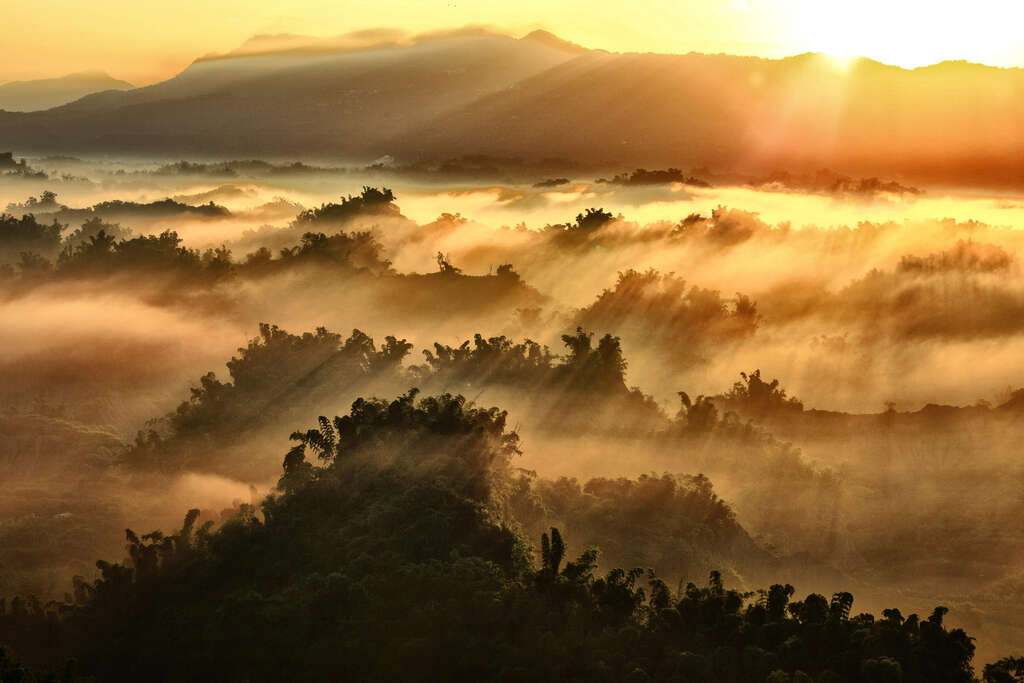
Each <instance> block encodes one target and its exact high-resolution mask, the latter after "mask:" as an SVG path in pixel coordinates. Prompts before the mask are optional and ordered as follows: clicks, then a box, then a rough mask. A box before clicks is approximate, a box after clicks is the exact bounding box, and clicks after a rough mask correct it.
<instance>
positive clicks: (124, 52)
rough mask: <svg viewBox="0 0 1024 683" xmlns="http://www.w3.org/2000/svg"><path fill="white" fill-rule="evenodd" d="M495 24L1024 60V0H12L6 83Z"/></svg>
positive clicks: (0, 10) (690, 42)
mask: <svg viewBox="0 0 1024 683" xmlns="http://www.w3.org/2000/svg"><path fill="white" fill-rule="evenodd" d="M467 24H482V25H488V26H492V27H494V28H496V29H499V30H504V31H507V32H509V33H513V34H516V35H521V34H523V33H526V32H528V31H530V30H532V29H534V28H545V29H547V30H549V31H552V32H553V33H556V34H558V35H559V36H561V37H563V38H566V39H568V40H572V41H574V42H578V43H580V44H583V45H586V46H588V47H603V48H606V49H610V50H619V51H627V50H637V51H650V52H689V51H691V50H692V51H699V52H730V53H736V54H752V55H759V56H765V57H780V56H785V55H791V54H797V53H800V52H807V51H821V52H829V53H832V54H836V55H843V56H853V55H863V56H867V57H871V58H874V59H878V60H880V61H884V62H887V63H891V64H898V65H901V66H907V67H913V66H921V65H924V64H930V63H934V62H937V61H942V60H946V59H967V60H970V61H977V62H983V63H986V64H993V65H998V66H1024V31H1021V30H1020V27H1021V26H1022V25H1024V2H1021V1H1020V0H972V2H963V1H962V0H960V1H958V2H948V1H946V0H929V1H925V0H856V1H855V2H851V1H850V0H844V1H841V2H840V1H837V0H674V1H672V0H628V1H627V0H513V1H509V0H506V1H504V2H493V1H491V0H441V1H435V0H374V2H366V1H365V0H360V1H359V2H355V1H351V0H288V1H287V2H283V1H280V0H175V1H174V2H167V1H166V0H159V1H157V0H35V1H34V2H18V1H4V2H2V3H0V27H3V35H4V40H3V48H2V49H3V53H4V59H3V61H2V62H0V82H3V81H8V80H15V79H26V78H46V77H52V76H58V75H63V74H66V73H70V72H74V71H82V70H86V69H102V70H105V71H107V72H109V73H110V74H111V75H112V76H114V77H116V78H123V79H125V80H129V81H131V82H133V83H135V84H137V85H144V84H148V83H152V82H155V81H158V80H162V79H164V78H167V77H169V76H172V75H173V74H175V73H177V72H178V71H180V70H181V69H183V68H185V67H186V66H187V65H188V64H189V63H190V62H191V61H192V60H193V59H195V58H196V57H198V56H200V55H203V54H208V53H211V52H225V51H228V50H230V49H232V48H234V47H236V46H237V45H239V44H240V43H242V42H243V41H244V40H246V39H247V38H249V37H250V36H252V35H255V34H266V33H299V34H305V35H312V36H322V37H327V36H332V35H338V34H342V33H348V32H350V31H354V30H358V29H363V28H370V27H396V28H401V29H403V30H406V31H409V32H413V33H415V32H421V31H427V30H434V29H440V28H452V27H458V26H464V25H467Z"/></svg>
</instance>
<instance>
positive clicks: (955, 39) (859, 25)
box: [789, 0, 1024, 68]
mask: <svg viewBox="0 0 1024 683" xmlns="http://www.w3.org/2000/svg"><path fill="white" fill-rule="evenodd" d="M979 4H981V5H991V6H992V7H991V11H987V12H986V11H981V8H979V7H978V5H979ZM795 5H796V6H795V7H794V8H793V11H794V14H795V15H796V20H795V21H792V22H790V23H789V26H790V30H791V31H792V32H793V35H791V37H790V39H791V41H792V42H793V43H794V44H795V45H796V44H799V45H802V46H806V48H807V49H811V50H814V51H820V52H826V53H828V54H830V55H835V56H837V57H857V56H863V57H869V58H871V59H876V60H878V61H881V62H885V63H887V64H894V65H897V66H902V67H907V68H914V67H919V66H925V65H928V64H935V63H937V62H942V61H946V60H957V59H965V60H968V61H974V62H983V63H986V64H1000V63H1005V62H1006V61H1007V60H1012V58H1013V54H1012V52H1013V50H1015V49H1018V50H1019V48H1020V38H1019V36H1018V28H1019V26H1020V25H1021V22H1022V21H1024V6H1020V5H1017V4H1015V3H1008V2H991V1H987V0H984V1H982V2H980V3H974V4H973V5H970V6H968V5H965V4H963V3H956V4H954V3H950V2H923V1H920V0H904V1H902V2H899V1H897V2H894V1H891V0H862V2H858V3H846V2H835V1H832V0H824V1H823V0H800V1H799V2H797V3H795ZM996 17H998V20H996V19H995V18H996Z"/></svg>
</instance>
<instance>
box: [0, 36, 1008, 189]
mask: <svg viewBox="0 0 1024 683" xmlns="http://www.w3.org/2000/svg"><path fill="white" fill-rule="evenodd" d="M1022 117H1024V70H1021V69H1001V68H994V67H987V66H983V65H977V64H969V63H965V62H944V63H942V64H937V65H934V66H930V67H924V68H919V69H914V70H908V69H903V68H899V67H894V66H888V65H885V64H881V63H879V62H874V61H871V60H867V59H860V60H853V61H849V62H846V63H843V64H840V63H837V62H836V61H834V60H832V59H830V58H828V57H826V56H824V55H820V54H804V55H798V56H795V57H789V58H785V59H778V60H771V59H762V58H756V57H740V56H731V55H703V54H697V53H690V54H685V55H665V54H650V53H645V54H639V53H611V52H606V51H603V50H591V49H587V48H583V47H581V46H578V45H574V44H572V43H568V42H566V41H563V40H561V39H560V38H558V37H556V36H554V35H552V34H550V33H547V32H543V31H538V32H534V33H532V34H530V35H528V36H526V37H524V38H519V39H516V38H512V37H509V36H504V35H498V34H494V33H491V32H488V31H486V30H483V29H475V30H469V31H456V32H449V33H442V34H435V35H429V36H420V37H415V38H413V39H409V38H407V37H403V36H402V35H401V34H399V33H397V32H390V31H386V30H382V31H376V32H362V33H360V34H351V35H349V36H341V37H339V38H334V39H327V40H324V39H309V38H306V37H303V36H261V37H256V38H254V39H253V40H251V41H248V42H247V43H246V44H245V45H243V46H242V48H240V49H239V50H236V51H235V52H233V53H228V54H226V55H212V56H209V57H206V58H203V59H200V60H197V61H196V62H194V63H193V64H192V65H191V66H189V67H188V68H187V69H185V70H184V71H183V72H181V73H180V74H178V75H177V76H175V77H174V78H171V79H169V80H167V81H164V82H162V83H158V84H155V85H152V86H149V87H145V88H138V89H135V90H130V91H124V92H104V93H99V94H93V95H89V96H87V97H84V98H82V99H80V100H78V101H76V102H73V103H70V104H67V105H65V106H62V107H59V108H57V109H54V110H51V111H45V112H36V113H30V114H13V113H2V114H0V149H8V148H10V149H15V150H17V151H18V152H19V153H29V154H31V153H43V152H45V153H79V154H88V153H95V152H102V153H113V154H125V155H138V156H150V157H153V156H161V157H174V158H181V157H183V156H190V157H203V158H225V157H231V156H235V155H239V154H241V155H245V156H252V155H261V156H265V157H270V158H284V157H287V158H296V157H300V158H316V159H328V158H329V159H335V160H346V161H368V160H371V159H375V158H378V157H380V156H382V155H391V156H392V157H394V158H395V159H397V160H399V161H400V162H405V161H416V160H424V159H433V160H436V159H445V158H451V157H456V156H461V155H491V156H498V157H514V158H519V159H525V160H534V161H539V160H542V159H553V158H554V159H562V160H564V161H566V162H572V163H574V164H577V165H580V166H593V167H607V168H615V167H618V168H619V170H621V168H623V167H636V166H646V167H662V166H666V165H670V166H675V167H679V168H687V167H698V166H706V167H708V168H711V169H713V170H715V171H723V172H724V171H741V172H750V173H771V172H774V171H779V170H787V171H797V172H798V171H801V170H815V169H820V168H824V167H828V168H832V169H836V170H839V171H842V172H845V173H850V174H856V175H860V176H874V175H878V176H887V177H894V176H895V177H907V178H910V179H912V180H913V179H917V180H921V181H934V182H949V183H968V184H1007V183H1010V184H1024V165H1022V164H1021V163H1020V161H1019V160H1020V159H1022V158H1024V127H1022V126H1020V125H1019V122H1020V121H1021V120H1024V118H1022Z"/></svg>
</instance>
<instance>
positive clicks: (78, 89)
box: [0, 71, 135, 112]
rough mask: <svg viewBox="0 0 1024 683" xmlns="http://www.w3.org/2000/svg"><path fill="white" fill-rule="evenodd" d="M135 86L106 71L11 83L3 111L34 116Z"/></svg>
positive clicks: (1, 93)
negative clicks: (104, 93)
mask: <svg viewBox="0 0 1024 683" xmlns="http://www.w3.org/2000/svg"><path fill="white" fill-rule="evenodd" d="M134 87H135V86H133V85H132V84H131V83H128V82H127V81H121V80H118V79H116V78H112V77H110V76H109V75H107V74H106V73H104V72H102V71H83V72H81V73H75V74H69V75H67V76H62V77H60V78H44V79H40V80H33V81H11V82H9V83H4V84H2V85H0V109H3V110H5V111H12V112H30V111H39V110H43V109H50V108H52V107H59V106H60V105H62V104H67V103H68V102H73V101H75V100H77V99H80V98H82V97H85V96H86V95H91V94H93V93H98V92H103V91H105V90H130V89H132V88H134Z"/></svg>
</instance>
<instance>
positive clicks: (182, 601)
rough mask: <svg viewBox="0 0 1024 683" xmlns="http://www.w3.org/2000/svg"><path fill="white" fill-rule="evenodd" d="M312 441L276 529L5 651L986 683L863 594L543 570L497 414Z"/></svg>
mask: <svg viewBox="0 0 1024 683" xmlns="http://www.w3.org/2000/svg"><path fill="white" fill-rule="evenodd" d="M293 438H294V439H295V440H296V441H297V442H298V443H297V445H296V446H295V448H293V449H292V450H291V451H290V452H289V453H288V454H287V456H286V457H285V460H284V473H283V476H282V478H281V482H280V490H279V492H278V493H277V494H276V495H273V496H271V497H269V498H268V499H267V500H265V501H264V502H263V504H262V505H261V507H260V509H259V510H255V509H253V508H251V507H249V506H242V507H241V508H240V509H239V511H238V514H237V515H236V516H235V517H234V518H233V519H232V520H230V521H229V522H227V523H225V524H224V525H222V526H221V527H220V528H219V529H216V530H215V529H213V526H214V525H213V522H212V521H208V522H205V523H204V522H202V520H201V519H199V512H198V510H195V511H191V512H189V514H188V515H187V516H186V518H185V523H184V525H183V526H182V528H181V529H180V530H179V531H177V532H175V533H174V534H170V535H163V534H161V533H159V532H153V533H150V534H146V535H144V536H141V537H140V536H138V535H137V534H135V533H134V532H132V531H128V532H127V539H128V552H129V556H130V559H129V560H127V561H126V562H124V563H113V564H111V563H107V562H100V563H99V567H100V570H101V572H102V576H101V578H100V579H98V580H97V581H96V582H95V583H87V582H84V581H76V583H75V586H74V593H73V594H72V595H69V596H68V598H67V599H66V600H65V601H64V602H62V603H54V604H50V605H41V604H39V603H38V601H35V602H33V601H32V600H28V601H26V600H21V599H17V600H13V601H11V602H10V604H8V605H6V606H5V608H4V610H3V615H2V616H0V639H2V640H3V641H5V642H8V643H10V644H11V645H12V647H13V648H14V651H15V653H16V654H17V655H18V656H19V657H21V658H23V659H24V660H25V661H27V662H28V663H29V664H30V665H32V666H34V667H36V668H37V669H39V670H45V669H48V668H53V669H54V670H56V671H61V672H63V673H62V675H63V676H64V678H65V680H75V677H76V676H78V675H84V676H96V677H97V678H98V679H100V680H142V679H144V680H151V681H171V680H181V679H188V680H211V681H213V680H216V681H275V680H282V679H285V680H324V679H344V680H399V679H403V680H437V679H452V678H454V679H460V680H465V679H489V680H521V681H534V680H552V679H555V678H560V679H567V680H608V681H614V680H652V679H656V680H679V681H723V682H736V683H739V682H741V681H742V682H746V681H766V682H767V681H770V682H772V683H779V682H781V681H829V682H831V681H864V682H886V681H905V682H907V683H917V682H921V683H925V682H927V683H936V682H944V681H949V682H955V681H965V682H968V681H972V680H973V674H972V672H971V669H970V662H971V657H972V654H973V644H972V643H971V640H970V638H968V636H967V635H966V634H965V633H964V632H963V631H961V630H959V629H953V630H948V629H947V628H945V627H944V626H943V623H942V622H943V615H944V613H945V609H944V608H941V607H940V608H936V609H935V611H934V612H933V613H932V614H931V615H930V616H929V617H928V618H926V619H920V618H919V617H918V616H917V615H910V616H908V617H904V616H903V615H901V614H900V612H899V611H898V610H887V611H886V612H885V613H884V614H883V615H882V617H881V618H879V619H876V618H874V617H872V616H871V615H867V614H861V615H856V616H854V614H853V612H852V604H853V597H852V596H851V595H850V594H849V593H845V592H837V593H836V594H835V595H833V596H832V597H831V598H827V597H825V596H822V595H817V594H811V595H808V596H807V597H806V598H805V599H803V600H800V601H792V599H791V598H792V596H793V595H794V589H793V587H792V586H788V585H774V586H772V587H771V588H770V589H768V590H766V591H763V592H760V593H754V594H751V593H740V592H737V591H735V590H730V589H728V588H727V587H726V586H724V585H723V581H722V578H721V576H720V575H719V574H718V573H717V572H713V573H711V578H710V581H709V582H708V584H707V585H706V586H704V587H698V586H696V585H694V584H693V583H689V584H687V585H686V586H685V587H683V588H681V589H680V590H678V591H676V590H673V589H671V588H670V587H669V586H668V585H667V584H666V583H665V582H664V581H662V580H660V579H659V578H658V577H657V576H656V575H655V574H654V573H653V572H651V571H650V570H645V569H629V570H624V569H612V570H610V571H608V572H606V573H604V574H599V573H597V572H596V566H597V565H596V561H597V558H598V550H596V549H586V550H583V551H582V552H581V553H579V554H578V555H577V556H576V559H570V558H572V557H573V555H570V554H569V549H568V546H567V542H566V540H565V539H564V538H563V537H562V535H561V533H560V532H559V530H558V529H557V528H552V529H550V531H549V532H545V533H544V535H543V536H542V538H541V539H540V541H541V542H540V547H539V552H538V553H537V555H536V556H535V555H534V554H533V553H532V552H531V551H530V549H529V547H528V545H527V543H526V541H525V539H524V538H523V537H522V536H521V535H519V533H517V531H516V528H517V522H516V520H515V519H513V518H510V517H509V516H508V515H507V513H506V511H505V508H506V507H507V505H506V504H507V503H508V501H509V499H510V498H511V497H513V496H514V495H515V490H514V489H515V487H514V486H513V485H512V484H513V482H514V477H513V476H512V475H513V459H514V458H515V457H516V455H517V453H518V450H519V448H518V443H517V442H518V439H517V437H516V435H515V433H513V432H509V431H508V430H507V429H506V416H505V413H503V412H501V411H499V410H498V409H496V408H491V409H482V408H477V407H474V406H472V405H470V404H468V403H467V402H466V401H465V399H463V398H462V397H461V396H453V395H450V394H444V395H439V396H431V397H427V398H424V399H422V400H419V401H417V400H416V392H409V393H408V394H405V395H403V396H400V397H398V398H397V399H395V400H393V401H381V400H377V399H371V400H363V399H360V400H358V401H356V402H355V403H354V404H353V406H352V409H351V411H350V412H349V414H347V415H345V416H342V417H336V418H334V419H333V420H328V419H327V418H322V419H321V421H320V424H319V426H318V427H315V428H313V429H310V430H308V431H305V432H296V433H295V434H294V435H293ZM168 653H173V656H167V654H168ZM69 658H74V660H75V661H74V663H73V664H68V665H67V666H66V667H65V664H64V662H65V661H67V660H68V659H69ZM0 661H3V662H4V663H3V666H4V667H6V669H7V670H6V671H5V672H4V679H3V680H4V681H7V680H12V681H13V680H26V678H24V677H23V678H21V679H19V678H17V677H18V676H22V674H21V673H18V669H17V668H16V667H14V666H13V665H12V664H11V663H10V662H9V661H7V660H0ZM997 680H998V679H997Z"/></svg>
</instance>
